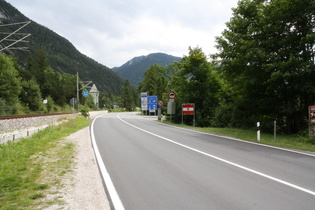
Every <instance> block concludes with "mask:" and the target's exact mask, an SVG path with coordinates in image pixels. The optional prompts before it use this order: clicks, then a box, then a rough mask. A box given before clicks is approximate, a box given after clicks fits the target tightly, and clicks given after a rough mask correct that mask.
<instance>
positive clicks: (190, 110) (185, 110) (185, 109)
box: [182, 104, 195, 114]
mask: <svg viewBox="0 0 315 210" xmlns="http://www.w3.org/2000/svg"><path fill="white" fill-rule="evenodd" d="M182 114H195V104H182Z"/></svg>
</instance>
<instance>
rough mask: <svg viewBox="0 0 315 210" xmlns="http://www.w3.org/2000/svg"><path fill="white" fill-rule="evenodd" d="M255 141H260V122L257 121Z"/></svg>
mask: <svg viewBox="0 0 315 210" xmlns="http://www.w3.org/2000/svg"><path fill="white" fill-rule="evenodd" d="M257 141H260V122H257Z"/></svg>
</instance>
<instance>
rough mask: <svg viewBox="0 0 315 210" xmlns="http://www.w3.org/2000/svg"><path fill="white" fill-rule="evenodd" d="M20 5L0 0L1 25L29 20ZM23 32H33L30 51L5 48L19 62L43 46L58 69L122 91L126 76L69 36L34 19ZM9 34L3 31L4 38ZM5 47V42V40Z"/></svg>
mask: <svg viewBox="0 0 315 210" xmlns="http://www.w3.org/2000/svg"><path fill="white" fill-rule="evenodd" d="M29 20H30V19H29V18H27V17H25V16H24V15H23V14H22V13H20V12H19V11H18V10H17V9H16V8H14V7H13V6H12V5H10V4H9V3H7V2H6V1H4V0H0V25H4V24H11V23H17V22H24V21H29ZM16 29H17V26H10V27H0V32H5V31H10V32H12V31H14V30H16ZM19 32H21V33H30V34H31V36H29V37H28V38H27V39H26V40H28V41H29V43H27V44H25V43H24V44H23V45H24V46H25V45H26V46H28V48H29V52H26V51H18V50H10V51H8V50H4V51H3V53H5V54H14V56H15V57H16V58H17V60H18V62H19V63H20V64H21V65H22V66H25V64H26V62H27V59H28V58H29V57H30V56H34V55H35V54H36V53H37V52H38V50H39V49H40V48H44V49H45V51H46V53H47V57H48V60H49V64H50V66H51V67H52V68H53V69H54V70H55V71H58V72H61V73H69V74H76V73H77V72H79V77H80V79H81V80H83V81H86V80H89V81H93V82H94V83H95V84H96V86H97V88H98V89H99V90H100V91H106V92H109V93H113V94H115V95H118V94H119V93H120V88H121V86H122V85H123V79H122V78H121V77H120V76H119V75H118V74H116V73H115V72H113V71H112V70H111V69H109V68H107V67H106V66H104V65H102V64H100V63H98V62H96V61H95V60H93V59H91V58H89V57H87V56H85V55H83V54H82V53H80V52H79V51H78V50H77V49H76V48H75V47H74V46H73V45H72V44H71V43H70V42H69V41H68V40H67V39H65V38H64V37H61V36H60V35H58V34H57V33H55V32H53V31H52V30H50V29H48V28H46V27H44V26H42V25H39V24H37V23H36V22H34V21H32V22H31V23H30V24H29V25H27V26H26V27H24V28H23V29H22V30H21V31H19ZM5 36H6V35H5V34H0V40H1V39H3V38H4V37H5ZM1 45H2V47H3V43H1Z"/></svg>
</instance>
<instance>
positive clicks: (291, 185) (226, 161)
mask: <svg viewBox="0 0 315 210" xmlns="http://www.w3.org/2000/svg"><path fill="white" fill-rule="evenodd" d="M119 115H120V114H118V115H117V117H118V118H119V120H121V121H122V122H124V123H126V124H127V125H130V126H132V127H134V128H136V129H138V130H140V131H143V132H145V133H148V134H150V135H152V136H156V137H158V138H160V139H163V140H165V141H168V142H170V143H173V144H176V145H178V146H181V147H184V148H186V149H189V150H192V151H194V152H197V153H199V154H202V155H205V156H207V157H210V158H213V159H216V160H219V161H221V162H224V163H227V164H229V165H232V166H235V167H237V168H240V169H243V170H245V171H248V172H251V173H254V174H256V175H259V176H262V177H265V178H267V179H270V180H273V181H276V182H278V183H281V184H284V185H286V186H289V187H292V188H295V189H297V190H300V191H303V192H306V193H308V194H311V195H314V196H315V192H314V191H311V190H308V189H305V188H303V187H300V186H297V185H294V184H292V183H289V182H286V181H284V180H281V179H278V178H275V177H273V176H269V175H267V174H264V173H261V172H259V171H255V170H253V169H250V168H247V167H245V166H242V165H239V164H237V163H233V162H231V161H228V160H225V159H222V158H220V157H217V156H214V155H211V154H208V153H206V152H203V151H200V150H197V149H195V148H192V147H189V146H186V145H184V144H181V143H178V142H176V141H173V140H171V139H168V138H165V137H163V136H160V135H157V134H155V133H152V132H150V131H147V130H144V129H142V128H139V127H137V126H135V125H132V124H130V123H128V122H126V121H125V120H123V119H121V117H120V116H119Z"/></svg>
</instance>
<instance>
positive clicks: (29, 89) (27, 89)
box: [20, 80, 42, 111]
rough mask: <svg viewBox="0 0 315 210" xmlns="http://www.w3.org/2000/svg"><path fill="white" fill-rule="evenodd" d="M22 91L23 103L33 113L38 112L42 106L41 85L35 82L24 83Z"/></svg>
mask: <svg viewBox="0 0 315 210" xmlns="http://www.w3.org/2000/svg"><path fill="white" fill-rule="evenodd" d="M21 85H22V91H21V94H20V99H21V101H22V102H23V103H24V104H25V106H26V107H28V108H29V109H30V110H31V111H37V110H39V109H40V107H41V106H42V95H41V93H40V88H39V85H38V84H37V83H36V81H35V80H29V81H26V80H24V81H22V83H21Z"/></svg>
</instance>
